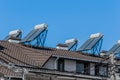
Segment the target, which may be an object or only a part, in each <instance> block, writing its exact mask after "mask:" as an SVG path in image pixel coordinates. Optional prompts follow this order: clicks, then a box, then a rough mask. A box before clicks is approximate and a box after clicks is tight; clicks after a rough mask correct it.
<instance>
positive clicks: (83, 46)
mask: <svg viewBox="0 0 120 80" xmlns="http://www.w3.org/2000/svg"><path fill="white" fill-rule="evenodd" d="M93 40H94V38H90V39H88V40H87V41H86V42H85V43H84V44H83V45H82V46H81V47H80V48H79V49H78V51H83V50H86V47H87V46H88V45H89V44H90V43H91V42H92V41H93Z"/></svg>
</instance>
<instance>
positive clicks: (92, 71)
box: [90, 63, 95, 75]
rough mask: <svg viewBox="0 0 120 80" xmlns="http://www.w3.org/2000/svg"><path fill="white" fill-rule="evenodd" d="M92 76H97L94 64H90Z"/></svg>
mask: <svg viewBox="0 0 120 80" xmlns="http://www.w3.org/2000/svg"><path fill="white" fill-rule="evenodd" d="M90 74H91V75H95V64H94V63H90Z"/></svg>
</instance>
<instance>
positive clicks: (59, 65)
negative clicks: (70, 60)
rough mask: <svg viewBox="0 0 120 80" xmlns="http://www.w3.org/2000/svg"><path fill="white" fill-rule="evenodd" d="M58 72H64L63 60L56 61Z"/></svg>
mask: <svg viewBox="0 0 120 80" xmlns="http://www.w3.org/2000/svg"><path fill="white" fill-rule="evenodd" d="M58 71H64V60H63V59H59V60H58Z"/></svg>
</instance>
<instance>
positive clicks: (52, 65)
mask: <svg viewBox="0 0 120 80" xmlns="http://www.w3.org/2000/svg"><path fill="white" fill-rule="evenodd" d="M55 60H56V58H51V59H49V60H48V62H47V63H46V64H45V65H44V67H43V68H47V69H56V66H55V65H57V64H55Z"/></svg>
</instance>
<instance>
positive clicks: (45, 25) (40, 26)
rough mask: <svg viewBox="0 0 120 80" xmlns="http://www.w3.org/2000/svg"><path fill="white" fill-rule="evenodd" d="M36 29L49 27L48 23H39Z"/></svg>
mask: <svg viewBox="0 0 120 80" xmlns="http://www.w3.org/2000/svg"><path fill="white" fill-rule="evenodd" d="M34 28H35V29H47V28H48V25H47V24H45V23H43V24H38V25H36V26H35V27H34Z"/></svg>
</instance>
